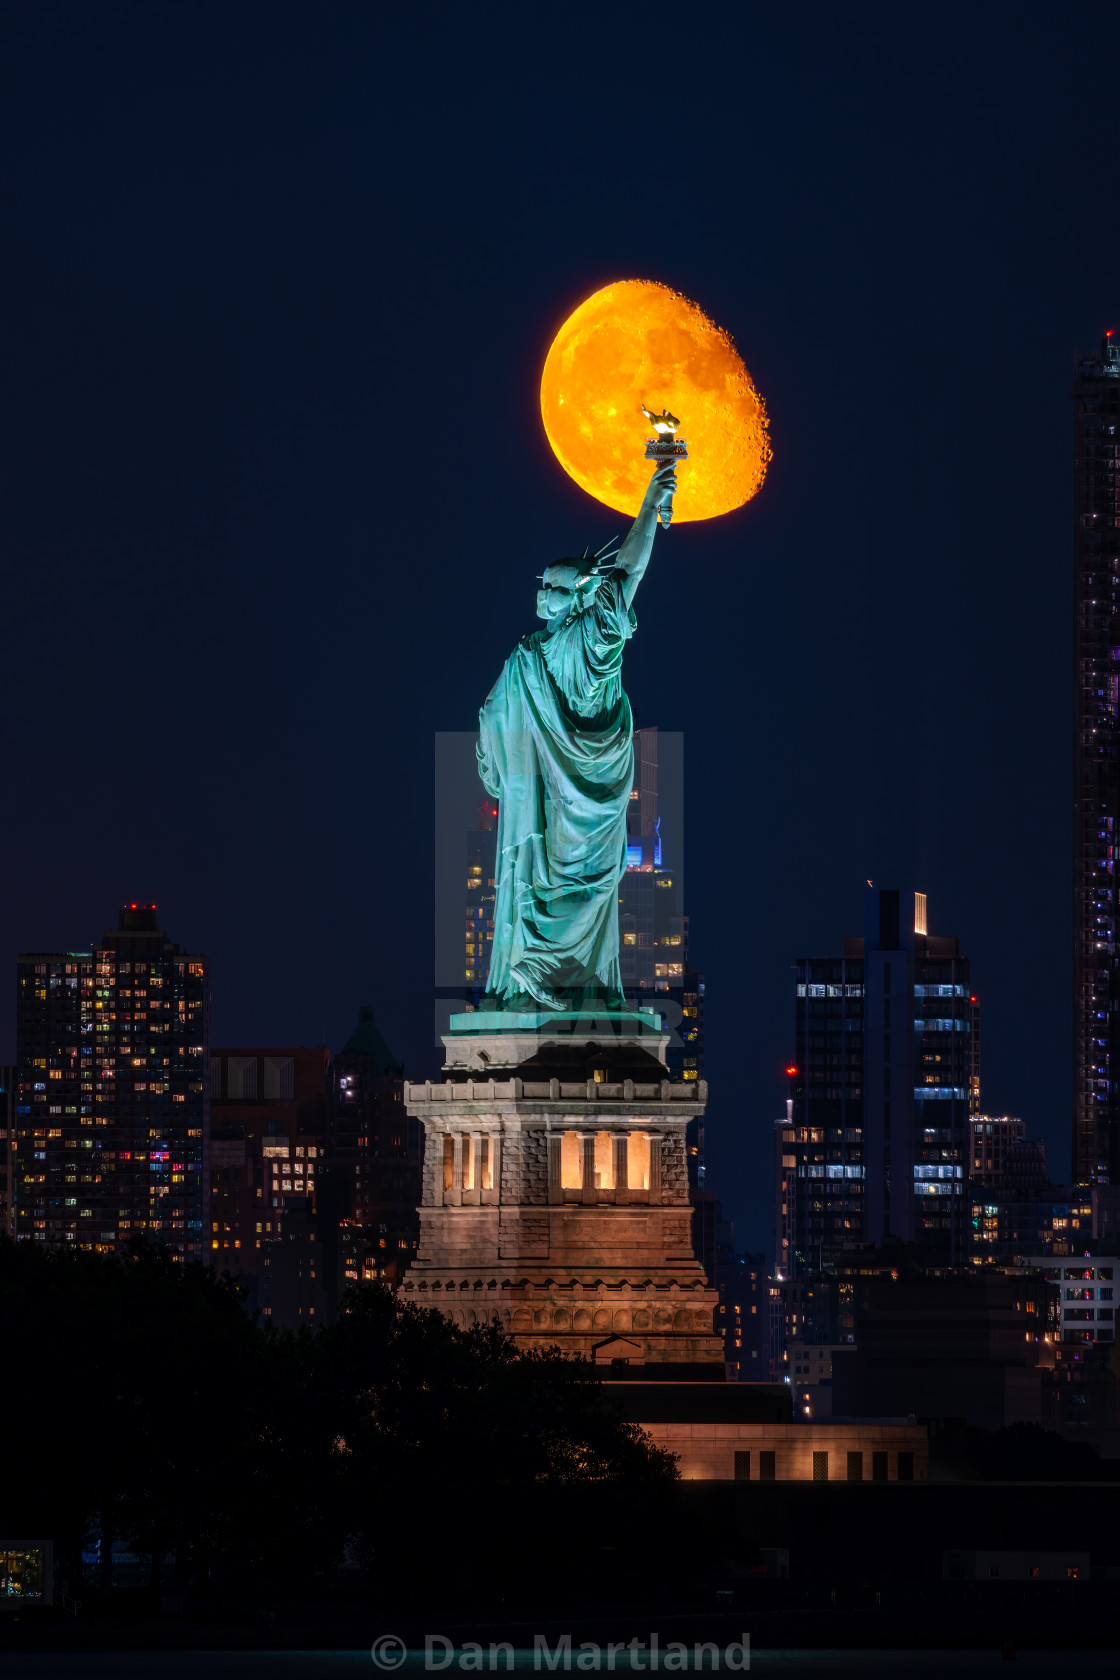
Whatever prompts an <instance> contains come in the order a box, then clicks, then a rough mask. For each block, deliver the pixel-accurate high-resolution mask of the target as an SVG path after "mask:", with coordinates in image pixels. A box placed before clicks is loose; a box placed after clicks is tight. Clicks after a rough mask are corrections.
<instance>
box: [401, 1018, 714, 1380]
mask: <svg viewBox="0 0 1120 1680" xmlns="http://www.w3.org/2000/svg"><path fill="white" fill-rule="evenodd" d="M666 1041H667V1035H666V1034H665V1033H664V1032H663V1031H662V1030H661V1027H660V1020H659V1017H657V1016H656V1015H653V1014H652V1013H649V1014H647V1013H646V1012H644V1011H635V1012H634V1013H633V1014H628V1015H623V1016H617V1015H616V1016H613V1017H612V1016H609V1015H608V1016H602V1017H598V1018H594V1017H590V1016H575V1015H573V1016H560V1017H557V1016H553V1015H540V1016H534V1015H518V1016H504V1015H490V1016H488V1015H485V1014H482V1013H479V1014H466V1015H456V1016H453V1017H452V1022H451V1031H450V1032H449V1033H448V1034H447V1036H446V1037H445V1039H444V1045H445V1047H446V1051H447V1060H446V1063H445V1066H444V1079H443V1080H442V1081H441V1082H439V1083H434V1082H427V1083H425V1084H407V1083H406V1085H405V1104H406V1107H407V1110H408V1113H409V1114H410V1115H413V1116H415V1117H417V1118H418V1119H420V1120H421V1121H422V1123H423V1126H424V1131H425V1154H424V1184H423V1203H422V1206H421V1209H420V1243H419V1248H418V1250H417V1254H416V1259H415V1261H414V1262H413V1264H412V1266H411V1267H410V1269H409V1271H408V1272H407V1273H406V1274H405V1277H404V1279H403V1281H402V1283H401V1294H402V1296H403V1297H404V1299H405V1300H412V1301H416V1302H418V1303H420V1304H422V1305H425V1306H434V1307H438V1308H440V1310H441V1311H443V1312H445V1313H447V1315H448V1316H449V1317H450V1318H452V1319H453V1320H454V1321H455V1323H457V1324H460V1325H464V1326H466V1325H470V1324H475V1323H488V1322H496V1323H498V1324H500V1325H501V1326H502V1327H503V1329H505V1330H506V1331H507V1332H508V1333H509V1334H510V1335H512V1336H513V1338H514V1340H515V1341H516V1342H517V1343H518V1344H519V1345H520V1346H522V1347H561V1348H563V1349H566V1350H568V1351H570V1352H573V1353H581V1354H584V1355H585V1356H587V1357H588V1358H590V1359H594V1360H596V1361H597V1362H601V1363H604V1364H610V1365H616V1364H619V1363H624V1364H627V1365H632V1366H642V1365H649V1364H657V1363H662V1362H666V1361H670V1362H674V1363H681V1364H688V1365H696V1364H700V1365H719V1366H722V1363H723V1342H722V1338H721V1337H720V1336H718V1335H717V1334H716V1332H715V1329H714V1309H715V1307H716V1304H717V1299H718V1297H717V1293H716V1291H715V1290H714V1289H712V1288H710V1287H709V1284H708V1280H707V1279H706V1278H705V1276H704V1273H703V1271H702V1269H701V1267H700V1265H699V1263H698V1262H697V1260H696V1258H695V1256H694V1254H693V1251H692V1243H691V1207H690V1204H689V1199H688V1174H687V1169H686V1160H685V1128H686V1126H687V1124H688V1122H689V1120H690V1119H693V1118H694V1117H695V1116H696V1115H698V1114H700V1113H702V1112H703V1105H704V1102H705V1099H706V1096H707V1090H706V1086H705V1085H704V1083H703V1082H702V1081H693V1082H691V1083H687V1084H671V1083H670V1081H669V1075H668V1069H667V1067H666V1065H665V1061H664V1048H665V1044H666Z"/></svg>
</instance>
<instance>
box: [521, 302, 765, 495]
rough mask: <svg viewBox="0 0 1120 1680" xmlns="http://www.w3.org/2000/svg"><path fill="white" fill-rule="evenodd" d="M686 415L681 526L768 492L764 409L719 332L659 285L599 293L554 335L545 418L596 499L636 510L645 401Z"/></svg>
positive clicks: (643, 465) (566, 462)
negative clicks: (762, 490) (761, 491)
mask: <svg viewBox="0 0 1120 1680" xmlns="http://www.w3.org/2000/svg"><path fill="white" fill-rule="evenodd" d="M643 403H644V404H645V405H646V407H647V408H651V409H653V410H655V411H656V412H660V411H661V409H663V408H667V409H668V410H669V412H670V413H671V414H674V415H676V416H677V417H678V418H679V419H680V422H681V429H680V434H679V435H680V436H681V437H682V438H683V439H684V441H685V442H686V443H687V445H688V459H687V460H686V461H682V462H681V463H680V467H679V469H678V482H679V489H678V490H677V494H676V498H675V500H674V503H673V523H674V524H677V523H678V522H679V521H681V520H686V519H715V518H716V517H717V516H718V515H719V514H721V513H730V512H731V511H732V509H734V508H738V507H742V506H743V503H744V502H748V501H750V499H751V497H752V496H753V495H754V494H755V492H756V491H757V490H758V489H759V487H760V485H761V484H762V480H763V479H764V477H765V476H766V467H767V463H768V462H769V460H770V454H771V451H770V441H769V438H768V436H767V427H768V424H769V422H768V420H767V417H766V406H765V404H764V402H763V400H762V398H761V396H760V395H759V393H758V392H757V391H756V390H755V387H754V382H753V381H752V379H751V376H750V374H749V373H748V372H747V370H746V368H745V366H744V365H743V359H742V357H741V356H740V355H739V352H738V351H737V350H736V348H735V346H734V344H733V343H732V341H731V337H730V335H729V334H728V333H726V332H725V331H724V330H723V328H722V327H717V326H716V324H715V322H714V321H711V320H709V319H708V317H707V316H706V315H705V314H704V311H703V310H702V309H701V308H700V307H699V306H698V305H697V304H695V303H691V302H690V301H689V300H688V298H686V297H682V296H681V294H680V293H679V292H674V291H672V290H671V289H670V288H669V287H668V286H663V285H661V284H660V283H659V282H658V281H656V280H617V281H615V282H614V284H613V285H610V286H604V287H603V288H602V290H601V291H598V292H593V293H592V294H591V296H590V297H589V298H586V299H585V300H584V302H583V303H581V304H580V306H579V308H578V309H576V310H574V311H573V312H572V314H571V315H569V316H568V319H567V320H566V321H565V322H564V325H563V326H562V327H561V328H560V331H559V332H558V333H557V334H556V337H555V338H554V339H553V341H552V347H551V349H550V350H549V352H548V356H547V357H546V359H545V364H544V372H543V374H542V375H541V418H542V420H543V421H544V429H545V433H546V435H547V437H548V441H549V443H550V444H551V445H552V449H553V452H554V454H555V455H556V458H557V460H558V461H559V462H560V465H561V466H562V467H563V468H564V471H565V472H566V473H568V474H569V475H570V476H571V477H572V478H574V479H575V481H576V483H577V484H578V485H579V487H580V489H581V490H586V491H587V493H588V495H589V496H594V497H595V499H596V501H600V502H605V503H606V505H607V507H610V508H615V509H616V510H617V511H618V512H619V513H627V514H631V515H633V514H636V513H637V511H638V508H639V506H640V505H641V500H642V496H643V495H644V493H645V488H646V485H647V484H648V483H649V478H650V473H651V472H652V471H653V467H652V464H651V463H650V462H649V461H647V460H646V459H645V457H644V455H643V450H644V448H645V440H646V438H647V437H649V436H651V435H652V434H651V432H650V429H649V426H648V424H647V422H646V421H645V420H644V419H643V417H642V404H643Z"/></svg>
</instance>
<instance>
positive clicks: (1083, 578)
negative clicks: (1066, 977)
mask: <svg viewBox="0 0 1120 1680" xmlns="http://www.w3.org/2000/svg"><path fill="white" fill-rule="evenodd" d="M1073 396H1074V439H1075V472H1076V498H1077V503H1076V522H1075V535H1074V580H1075V581H1074V603H1075V612H1074V705H1075V725H1074V757H1073V765H1074V771H1073V781H1074V880H1073V903H1074V938H1073V1044H1074V1056H1073V1061H1074V1067H1073V1077H1074V1085H1073V1179H1074V1182H1075V1183H1076V1184H1114V1183H1120V972H1118V962H1120V958H1118V954H1117V943H1116V935H1117V926H1116V920H1117V919H1116V881H1115V867H1116V864H1115V859H1116V846H1117V826H1118V819H1120V779H1118V764H1117V758H1118V748H1120V723H1118V720H1117V707H1118V702H1120V695H1118V683H1120V434H1118V431H1117V427H1118V426H1120V340H1118V339H1117V338H1116V337H1115V336H1114V334H1113V333H1111V332H1109V333H1106V334H1105V336H1104V338H1103V339H1102V340H1101V347H1100V351H1099V353H1098V354H1097V355H1093V356H1083V357H1080V358H1079V359H1078V362H1077V372H1076V377H1075V380H1074V387H1073Z"/></svg>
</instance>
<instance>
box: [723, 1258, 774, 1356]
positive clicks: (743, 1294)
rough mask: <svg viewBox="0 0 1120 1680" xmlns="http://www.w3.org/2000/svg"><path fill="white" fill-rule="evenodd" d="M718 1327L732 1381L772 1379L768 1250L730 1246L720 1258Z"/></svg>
mask: <svg viewBox="0 0 1120 1680" xmlns="http://www.w3.org/2000/svg"><path fill="white" fill-rule="evenodd" d="M714 1282H715V1285H716V1288H717V1289H718V1291H719V1306H718V1307H717V1308H716V1329H717V1330H719V1331H721V1332H722V1334H723V1359H724V1364H725V1366H726V1368H727V1380H728V1382H768V1381H769V1377H770V1302H769V1288H770V1280H769V1277H768V1275H767V1270H766V1256H765V1254H736V1253H735V1252H734V1250H729V1251H727V1252H724V1253H722V1254H721V1255H720V1257H719V1258H718V1259H717V1261H716V1268H715V1278H714Z"/></svg>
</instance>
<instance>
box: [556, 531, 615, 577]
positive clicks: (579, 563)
mask: <svg viewBox="0 0 1120 1680" xmlns="http://www.w3.org/2000/svg"><path fill="white" fill-rule="evenodd" d="M617 543H618V538H617V537H612V538H611V540H610V542H608V543H604V545H603V547H602V548H600V549H596V550H592V547H591V544H590V543H588V544H587V546H586V547H585V549H584V551H583V553H582V554H581V555H580V556H579V558H578V559H564V560H554V561H553V562H552V565H551V566H546V567H545V569H544V571H543V572H540V573H538V578H537V581H538V582H539V583H545V582H547V580H548V574H549V572H553V571H555V570H556V569H557V568H558V567H560V566H564V567H568V568H570V569H571V571H572V572H573V573H574V577H573V580H572V581H573V587H574V588H576V589H581V590H583V589H588V588H589V587H590V585H591V584H592V583H594V584H598V583H599V582H600V580H601V579H602V578H604V577H606V576H607V574H608V572H612V571H613V570H614V565H613V561H614V559H615V557H616V556H617V554H618V548H617ZM612 545H615V546H612Z"/></svg>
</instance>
